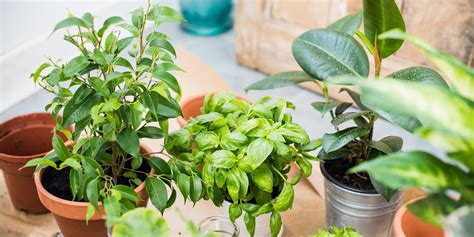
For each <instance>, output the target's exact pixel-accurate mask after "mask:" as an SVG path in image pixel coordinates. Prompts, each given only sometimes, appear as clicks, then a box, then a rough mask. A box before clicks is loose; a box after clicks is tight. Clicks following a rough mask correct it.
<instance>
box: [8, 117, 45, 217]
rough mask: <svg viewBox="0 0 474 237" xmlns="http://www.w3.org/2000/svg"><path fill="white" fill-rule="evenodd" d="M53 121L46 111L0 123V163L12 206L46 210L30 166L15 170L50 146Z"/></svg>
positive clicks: (42, 153)
mask: <svg viewBox="0 0 474 237" xmlns="http://www.w3.org/2000/svg"><path fill="white" fill-rule="evenodd" d="M53 127H54V122H53V120H52V115H51V114H50V113H33V114H27V115H22V116H18V117H15V118H13V119H10V120H8V121H6V122H4V123H1V124H0V167H1V169H2V170H3V176H4V178H5V183H6V185H7V189H8V192H9V194H10V199H11V201H12V203H13V206H14V207H15V208H16V209H18V210H23V211H27V212H30V213H36V214H40V213H46V212H48V210H47V209H46V208H45V207H44V206H43V205H42V204H41V202H40V201H39V199H38V195H37V194H36V188H35V184H34V181H33V171H34V168H26V169H22V170H18V169H19V168H21V167H22V166H23V165H25V164H26V163H27V162H28V161H30V160H31V159H33V158H38V157H43V156H44V155H46V153H47V152H48V151H50V150H51V149H52V145H51V140H52V137H53V134H52V130H53Z"/></svg>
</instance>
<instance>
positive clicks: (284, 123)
mask: <svg viewBox="0 0 474 237" xmlns="http://www.w3.org/2000/svg"><path fill="white" fill-rule="evenodd" d="M270 100H271V99H270V98H269V97H264V98H262V99H260V100H258V101H256V102H255V103H253V104H251V103H250V102H247V101H245V100H241V99H238V98H236V97H235V96H233V95H231V94H228V93H218V94H215V95H213V94H209V95H208V96H207V97H206V99H205V102H204V107H203V108H202V111H203V114H202V115H199V116H197V117H196V118H193V119H191V120H190V121H189V122H188V123H187V124H186V126H185V127H184V128H183V129H180V130H178V131H175V132H173V133H170V135H169V138H168V139H166V143H165V147H166V150H167V151H168V152H169V154H170V155H172V156H173V157H174V158H175V159H173V160H172V161H171V162H170V165H171V166H172V170H174V171H176V173H175V174H174V175H176V176H177V177H176V182H177V185H178V187H179V189H180V190H181V192H182V193H183V195H184V197H185V198H187V197H189V198H190V199H191V200H192V201H193V202H196V201H198V200H199V199H200V198H201V197H202V198H204V199H211V200H212V201H213V202H214V204H215V205H216V206H223V207H224V208H226V209H228V211H227V210H226V211H225V212H226V213H227V212H228V215H229V217H230V219H231V220H232V221H233V222H235V221H237V223H238V224H239V223H240V224H239V226H243V225H244V224H245V227H246V229H247V231H248V233H249V234H250V235H251V236H254V235H255V236H277V235H278V234H279V233H280V230H281V226H282V221H281V216H280V212H283V211H286V210H288V209H289V208H290V207H291V206H292V203H293V198H294V188H293V186H294V185H295V184H297V183H298V182H299V180H300V179H301V177H302V175H304V176H309V175H310V174H311V171H312V170H311V168H312V167H311V163H310V162H309V160H311V159H316V157H314V156H311V155H310V154H308V152H309V151H312V150H314V149H315V148H316V147H317V146H319V145H320V144H319V143H318V141H310V140H309V138H308V135H307V134H306V132H305V131H304V130H303V129H302V128H301V127H300V126H299V125H298V124H296V123H293V122H292V117H291V115H290V114H289V113H287V112H286V108H294V106H293V104H291V103H290V102H287V101H285V100H283V99H278V100H276V101H275V102H272V103H270ZM175 161H176V162H175ZM181 163H185V164H187V166H186V167H189V168H183V167H180V166H181V165H180V164H181ZM295 164H296V165H297V167H295ZM292 165H293V166H292ZM292 168H298V169H299V170H300V172H299V173H298V174H297V175H296V176H295V177H294V178H293V179H289V178H288V172H290V170H291V169H292ZM242 216H243V217H242ZM261 222H265V223H261ZM241 229H244V228H241ZM242 234H244V233H243V232H241V235H242Z"/></svg>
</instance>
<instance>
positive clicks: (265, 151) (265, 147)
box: [247, 138, 273, 170]
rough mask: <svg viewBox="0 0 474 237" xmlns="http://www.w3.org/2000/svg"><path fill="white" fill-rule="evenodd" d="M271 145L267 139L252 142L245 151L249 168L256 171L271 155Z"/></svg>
mask: <svg viewBox="0 0 474 237" xmlns="http://www.w3.org/2000/svg"><path fill="white" fill-rule="evenodd" d="M272 151H273V145H272V143H270V142H269V141H268V140H267V139H264V138H257V139H255V140H254V141H252V142H251V143H250V144H249V146H248V149H247V157H248V159H249V161H250V167H252V169H253V170H255V169H257V168H258V167H259V166H260V165H261V164H262V163H263V162H264V161H265V160H266V159H267V158H268V156H269V155H270V154H271V153H272Z"/></svg>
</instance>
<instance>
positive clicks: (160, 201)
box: [145, 177, 168, 214]
mask: <svg viewBox="0 0 474 237" xmlns="http://www.w3.org/2000/svg"><path fill="white" fill-rule="evenodd" d="M145 187H146V190H147V192H148V194H149V195H150V200H151V203H152V204H153V206H155V207H156V209H158V210H159V211H160V212H161V213H162V214H163V212H164V211H165V208H166V205H167V202H168V194H167V190H166V185H165V183H164V182H163V181H161V179H159V178H155V177H148V178H147V179H145Z"/></svg>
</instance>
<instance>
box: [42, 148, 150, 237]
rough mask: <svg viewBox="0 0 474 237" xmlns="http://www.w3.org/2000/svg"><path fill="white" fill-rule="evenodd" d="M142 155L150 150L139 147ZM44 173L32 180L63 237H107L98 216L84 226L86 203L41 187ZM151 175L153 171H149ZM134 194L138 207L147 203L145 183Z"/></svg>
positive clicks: (104, 227) (101, 220)
mask: <svg viewBox="0 0 474 237" xmlns="http://www.w3.org/2000/svg"><path fill="white" fill-rule="evenodd" d="M140 147H141V150H142V152H143V153H151V150H150V149H149V148H148V147H146V146H144V145H140ZM43 173H44V169H43V170H41V171H40V172H37V173H35V175H34V180H35V184H36V188H37V189H38V196H39V198H40V200H41V202H42V203H43V205H44V206H45V207H46V208H47V209H48V210H49V211H51V213H53V216H54V219H55V220H56V223H57V224H58V226H59V229H60V230H61V233H62V234H63V236H65V237H84V236H87V237H105V236H107V227H106V224H105V219H104V218H103V217H102V216H101V215H100V214H99V213H97V212H96V213H95V214H94V215H93V216H92V217H91V218H90V219H89V223H88V224H86V211H87V205H88V204H89V203H88V202H76V201H69V200H64V199H61V198H58V197H56V196H54V195H52V194H51V193H49V192H48V191H46V189H45V188H44V187H43V184H42V183H41V178H42V175H43ZM151 173H153V170H152V171H151ZM135 192H136V193H137V194H138V195H139V196H140V198H141V199H142V200H141V201H139V202H137V205H138V206H140V207H144V206H146V203H147V201H148V193H147V192H146V189H145V183H142V184H140V185H139V186H138V187H137V188H135ZM99 209H100V211H101V212H102V213H105V210H104V208H103V206H102V204H101V203H100V202H99Z"/></svg>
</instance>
